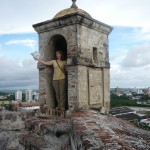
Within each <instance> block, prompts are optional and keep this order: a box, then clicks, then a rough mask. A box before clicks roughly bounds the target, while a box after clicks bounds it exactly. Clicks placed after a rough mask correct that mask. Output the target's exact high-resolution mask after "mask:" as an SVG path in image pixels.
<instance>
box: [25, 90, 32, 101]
mask: <svg viewBox="0 0 150 150" xmlns="http://www.w3.org/2000/svg"><path fill="white" fill-rule="evenodd" d="M32 100H33V91H32V90H31V89H28V90H26V101H32Z"/></svg>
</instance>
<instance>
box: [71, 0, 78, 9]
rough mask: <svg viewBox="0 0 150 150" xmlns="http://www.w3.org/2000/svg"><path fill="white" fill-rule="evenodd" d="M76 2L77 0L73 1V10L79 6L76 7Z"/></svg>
mask: <svg viewBox="0 0 150 150" xmlns="http://www.w3.org/2000/svg"><path fill="white" fill-rule="evenodd" d="M76 1H77V0H72V5H71V8H78V6H77V5H76Z"/></svg>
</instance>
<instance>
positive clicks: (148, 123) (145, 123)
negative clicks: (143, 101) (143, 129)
mask: <svg viewBox="0 0 150 150" xmlns="http://www.w3.org/2000/svg"><path fill="white" fill-rule="evenodd" d="M140 123H141V124H142V125H143V126H149V127H150V118H147V119H142V120H141V121H140Z"/></svg>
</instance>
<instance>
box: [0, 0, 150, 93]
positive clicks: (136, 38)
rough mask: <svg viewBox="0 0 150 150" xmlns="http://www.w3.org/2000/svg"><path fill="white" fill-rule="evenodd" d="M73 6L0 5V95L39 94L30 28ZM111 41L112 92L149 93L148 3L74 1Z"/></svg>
mask: <svg viewBox="0 0 150 150" xmlns="http://www.w3.org/2000/svg"><path fill="white" fill-rule="evenodd" d="M71 4H72V1H71V0H44V1H43V0H28V1H27V0H13V1H11V0H1V1H0V21H1V22H0V90H4V89H16V90H18V89H19V90H20V89H27V88H31V89H38V69H37V62H36V61H35V60H34V59H33V58H32V56H31V55H30V54H31V53H32V52H34V51H37V50H38V34H37V33H36V32H35V30H34V29H33V27H32V25H33V24H36V23H39V22H43V21H46V20H50V19H52V18H53V17H54V16H55V14H57V13H58V12H59V11H61V10H63V9H66V8H69V7H70V6H71ZM76 4H77V6H78V7H79V8H80V9H83V10H85V11H86V12H88V13H89V14H90V15H91V16H92V17H93V18H94V19H96V20H99V21H101V22H103V23H105V24H108V25H110V26H112V27H113V31H112V32H111V33H110V35H109V57H110V65H111V68H110V87H111V88H115V87H120V88H134V87H137V88H147V87H150V58H149V56H150V19H149V14H150V0H77V2H76Z"/></svg>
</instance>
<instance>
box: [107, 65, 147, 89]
mask: <svg viewBox="0 0 150 150" xmlns="http://www.w3.org/2000/svg"><path fill="white" fill-rule="evenodd" d="M149 74H150V65H148V66H146V67H141V68H124V67H122V66H121V65H119V64H118V65H113V64H112V65H111V69H110V83H111V85H110V86H111V87H117V86H119V87H124V88H133V87H138V88H145V87H149V86H150V80H149Z"/></svg>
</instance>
